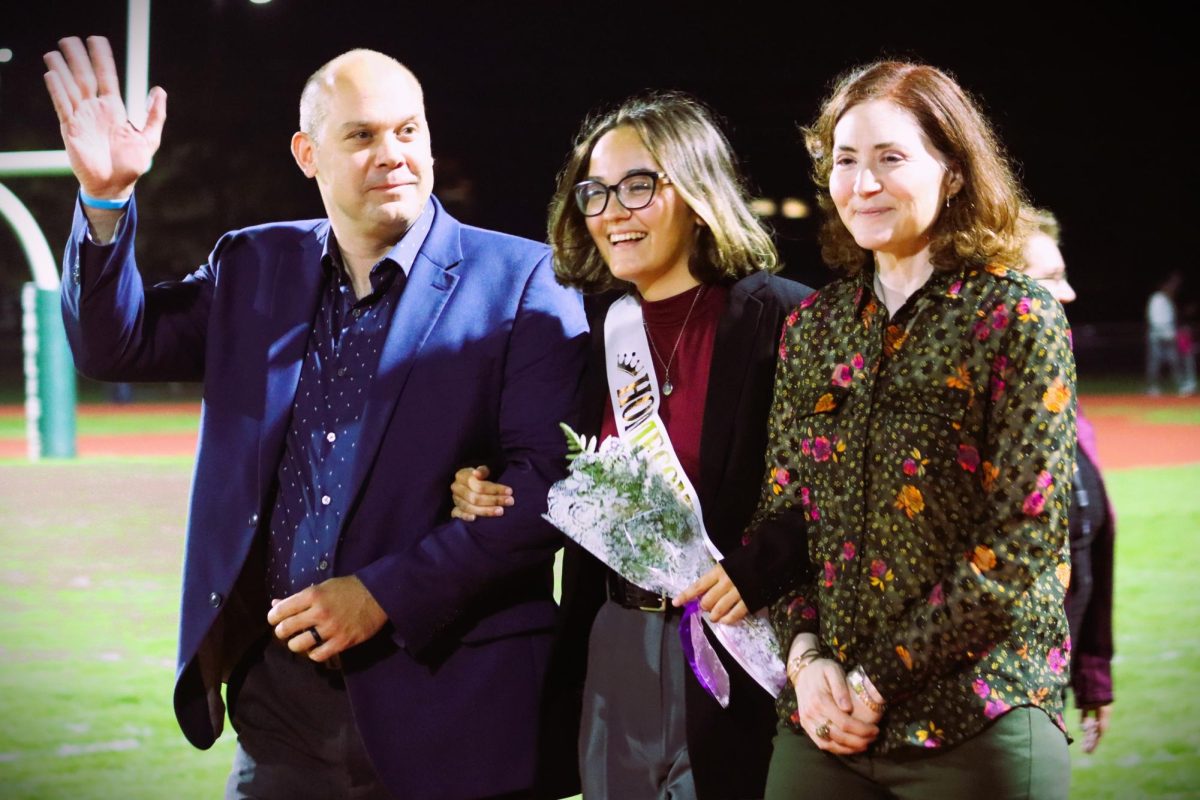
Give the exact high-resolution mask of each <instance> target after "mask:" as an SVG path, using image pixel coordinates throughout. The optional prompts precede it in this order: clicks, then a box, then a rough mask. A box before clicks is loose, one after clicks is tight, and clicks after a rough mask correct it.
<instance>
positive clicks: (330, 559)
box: [267, 204, 434, 599]
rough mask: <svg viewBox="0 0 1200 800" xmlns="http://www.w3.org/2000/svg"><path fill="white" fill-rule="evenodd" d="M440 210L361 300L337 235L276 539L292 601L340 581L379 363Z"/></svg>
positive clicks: (276, 563)
mask: <svg viewBox="0 0 1200 800" xmlns="http://www.w3.org/2000/svg"><path fill="white" fill-rule="evenodd" d="M433 216H434V210H433V206H432V204H430V205H426V207H425V210H424V212H422V214H421V216H420V217H418V218H417V221H416V222H415V223H413V225H412V226H411V227H410V228H409V229H408V231H407V232H406V233H405V234H404V238H402V239H401V240H400V241H399V242H397V243H396V245H395V246H394V247H393V248H392V249H391V250H390V251H388V254H387V255H386V256H384V257H383V258H382V259H381V260H380V261H379V263H377V264H376V265H375V266H373V267H372V268H371V273H370V279H371V292H370V294H368V295H366V296H365V297H362V298H358V297H356V296H355V294H354V287H353V285H352V284H351V282H350V276H349V275H347V274H346V270H345V268H344V266H343V264H342V259H341V255H340V251H339V250H338V247H337V242H336V241H335V240H334V237H333V232H332V231H330V233H329V238H328V240H327V241H326V243H325V252H324V254H323V255H322V256H321V268H322V269H323V270H324V272H325V282H324V286H323V288H322V291H321V300H320V304H319V306H318V308H317V313H316V316H315V317H314V318H313V328H312V331H311V332H310V333H309V337H308V352H307V354H306V355H305V357H304V365H303V366H302V367H301V371H300V383H299V386H298V388H297V390H296V401H295V403H294V404H293V406H292V420H291V425H290V427H289V429H288V434H287V440H286V445H285V448H284V453H283V458H282V459H281V460H280V462H279V473H278V476H277V483H278V491H277V493H276V496H275V506H274V509H273V510H272V512H271V520H270V528H269V534H268V539H267V589H268V591H269V592H270V596H271V597H274V598H280V599H282V598H284V597H287V596H289V595H291V594H294V593H296V592H298V591H300V590H302V589H306V588H307V587H309V586H312V585H313V584H316V583H320V582H321V581H324V580H326V579H327V578H331V577H333V575H334V572H333V567H334V558H335V555H336V553H337V545H338V537H339V536H340V535H341V526H342V521H343V520H344V519H345V516H346V510H347V508H348V507H349V504H350V501H351V500H352V499H353V494H354V488H355V487H353V486H351V485H350V478H351V474H352V471H353V469H354V458H355V455H356V453H357V447H358V437H359V434H360V433H361V431H362V422H363V420H362V415H363V411H364V409H365V407H366V404H367V390H368V388H369V387H370V385H371V379H372V377H373V376H374V375H375V372H376V370H377V369H378V367H379V354H380V352H381V351H382V349H383V343H384V340H385V339H386V338H387V333H388V329H389V328H390V325H391V321H392V315H393V314H394V313H395V309H396V305H397V304H398V303H399V302H400V294H401V292H403V291H404V284H405V282H406V280H407V276H408V273H409V271H410V270H411V269H412V265H413V262H414V260H415V259H416V256H417V252H418V251H419V250H420V249H421V245H422V244H423V243H424V241H425V237H426V235H427V234H428V233H429V228H430V227H431V225H432V224H433Z"/></svg>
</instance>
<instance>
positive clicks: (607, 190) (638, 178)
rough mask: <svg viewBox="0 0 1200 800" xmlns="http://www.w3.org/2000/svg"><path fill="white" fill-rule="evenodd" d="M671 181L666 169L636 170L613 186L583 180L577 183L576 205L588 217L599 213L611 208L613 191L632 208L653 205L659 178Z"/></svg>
mask: <svg viewBox="0 0 1200 800" xmlns="http://www.w3.org/2000/svg"><path fill="white" fill-rule="evenodd" d="M659 181H662V182H663V183H670V182H671V179H670V178H668V177H667V174H666V173H665V172H650V171H649V170H647V171H645V172H633V173H630V174H629V175H626V176H625V177H624V178H621V180H619V181H617V183H616V184H615V185H613V186H609V185H608V184H605V183H601V182H600V181H591V180H589V181H580V182H579V183H577V184H575V205H577V206H579V210H580V211H582V212H583V215H584V216H585V217H596V216H599V215H600V214H603V213H604V209H606V208H608V196H609V194H611V193H613V192H616V194H617V201H618V202H619V203H620V204H621V205H623V206H625V208H627V209H629V210H630V211H637V210H638V209H639V208H645V207H646V206H648V205H650V201H651V200H653V199H654V191H655V190H656V189H657V188H658V182H659Z"/></svg>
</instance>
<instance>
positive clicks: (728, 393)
mask: <svg viewBox="0 0 1200 800" xmlns="http://www.w3.org/2000/svg"><path fill="white" fill-rule="evenodd" d="M762 314H763V304H762V301H761V300H759V299H758V298H757V297H755V296H754V295H753V294H751V293H750V292H748V291H746V290H745V289H744V288H742V286H741V284H740V283H739V284H734V285H733V286H732V287H730V289H729V299H728V306H727V307H726V309H725V314H724V315H723V316H722V317H721V322H720V325H718V327H717V338H716V341H715V342H713V356H712V365H711V366H710V367H709V375H708V394H707V396H706V397H705V401H704V421H703V427H702V428H701V430H702V431H703V432H704V433H703V436H702V438H701V440H700V485H699V486H697V487H696V490H697V491H698V492H699V494H700V504H701V506H702V507H707V506H708V505H709V504H710V503H713V502H716V493H717V489H718V488H719V487H720V485H721V478H722V476H723V470H724V468H725V464H726V461H727V454H728V451H729V445H730V440H731V439H732V436H733V428H734V423H735V421H736V418H737V410H738V406H739V404H740V402H741V397H742V393H743V391H744V389H745V387H746V371H747V370H748V369H749V367H750V362H751V361H752V360H753V358H752V356H753V353H752V350H753V346H754V341H755V335H756V333H757V331H758V327H759V325H761V324H762Z"/></svg>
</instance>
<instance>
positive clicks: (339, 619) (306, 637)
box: [267, 575, 387, 661]
mask: <svg viewBox="0 0 1200 800" xmlns="http://www.w3.org/2000/svg"><path fill="white" fill-rule="evenodd" d="M267 622H269V623H270V624H271V625H273V626H275V636H276V637H278V638H279V639H280V640H281V641H283V642H286V643H287V646H288V649H289V650H291V651H292V652H293V653H307V654H308V657H309V658H311V659H312V660H313V661H325V660H327V659H329V658H332V657H333V656H335V655H337V654H338V653H340V652H342V651H343V650H346V649H348V648H350V647H353V646H354V645H356V644H359V643H360V642H365V641H366V640H367V639H370V638H371V637H372V636H374V635H375V634H376V633H378V632H379V629H380V628H382V627H383V624H384V623H385V622H387V614H385V613H384V611H383V609H382V608H381V607H380V605H379V603H377V602H375V598H374V597H372V596H371V593H370V592H369V591H367V587H365V586H363V584H362V581H360V580H359V579H358V578H357V577H355V576H353V575H348V576H346V577H343V578H330V579H329V580H327V581H325V582H323V583H319V584H317V585H316V586H310V587H308V588H307V589H305V590H303V591H301V592H297V593H296V594H294V595H292V596H291V597H286V598H284V599H283V600H272V601H271V610H270V611H269V612H268V613H267Z"/></svg>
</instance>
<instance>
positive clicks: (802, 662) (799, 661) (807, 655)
mask: <svg viewBox="0 0 1200 800" xmlns="http://www.w3.org/2000/svg"><path fill="white" fill-rule="evenodd" d="M820 657H821V651H820V650H818V649H817V648H815V647H810V648H809V649H807V650H805V651H804V652H803V653H801V654H800V655H797V656H792V657H791V659H790V660H789V661H788V665H787V679H788V683H790V684H792V686H795V685H796V678H797V677H798V676H799V675H800V670H802V669H804V668H805V667H807V666H808V665H809V664H811V663H812V662H814V661H816V660H817V659H818V658H820Z"/></svg>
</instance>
